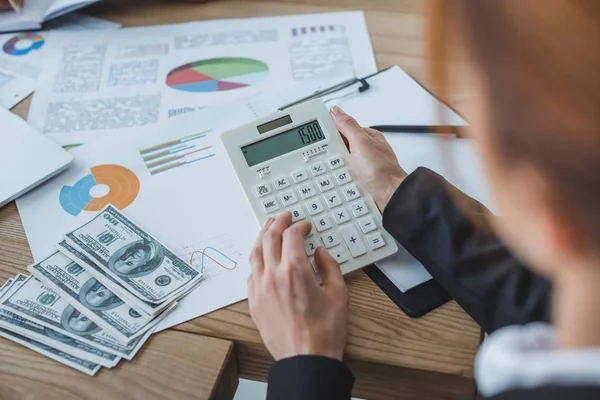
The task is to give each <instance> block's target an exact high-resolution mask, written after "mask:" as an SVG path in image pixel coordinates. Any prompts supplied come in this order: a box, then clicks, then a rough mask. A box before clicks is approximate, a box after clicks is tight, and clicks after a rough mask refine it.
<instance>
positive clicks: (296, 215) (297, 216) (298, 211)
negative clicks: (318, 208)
mask: <svg viewBox="0 0 600 400" xmlns="http://www.w3.org/2000/svg"><path fill="white" fill-rule="evenodd" d="M288 211H289V212H291V213H292V223H295V222H298V221H302V220H303V219H305V218H306V214H304V211H303V210H302V207H301V206H296V207H294V208H290V209H289V210H288Z"/></svg>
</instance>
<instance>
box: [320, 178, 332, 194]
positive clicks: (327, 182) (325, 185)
mask: <svg viewBox="0 0 600 400" xmlns="http://www.w3.org/2000/svg"><path fill="white" fill-rule="evenodd" d="M317 186H319V190H320V191H321V192H326V191H328V190H331V189H333V187H334V186H333V181H332V180H331V177H330V176H329V175H327V176H325V177H323V178H321V179H319V180H317Z"/></svg>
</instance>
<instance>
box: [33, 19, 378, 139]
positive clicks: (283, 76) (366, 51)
mask: <svg viewBox="0 0 600 400" xmlns="http://www.w3.org/2000/svg"><path fill="white" fill-rule="evenodd" d="M59 35H60V36H57V40H56V41H55V43H54V44H53V45H50V44H49V46H48V47H49V48H50V50H51V51H52V53H53V54H56V55H57V56H56V57H53V58H52V59H51V60H49V61H48V63H47V66H46V68H45V70H44V78H43V83H42V85H41V87H40V88H39V89H38V90H37V91H36V93H35V96H34V99H33V102H32V105H31V110H30V114H29V119H28V120H29V122H30V123H31V124H32V125H33V126H34V127H36V128H37V129H39V130H40V131H41V132H43V133H45V134H48V135H50V136H51V137H52V138H53V139H54V140H55V141H57V142H58V143H60V144H62V145H70V144H77V143H86V142H88V141H90V140H94V139H97V138H103V139H105V138H107V137H111V136H112V137H123V135H124V134H129V133H142V134H147V133H148V132H149V131H152V132H159V131H161V130H164V129H165V128H166V127H167V126H168V125H167V122H168V121H169V120H170V119H174V118H179V117H181V116H182V115H184V114H189V113H192V112H196V111H198V110H200V109H203V108H206V107H213V106H216V105H222V104H229V103H231V102H235V101H238V100H241V99H249V98H253V97H255V96H257V95H262V94H265V93H271V92H274V91H277V90H281V89H282V88H285V87H288V86H290V87H293V85H300V86H302V87H303V88H305V89H307V90H308V89H310V88H317V87H320V86H322V85H324V84H331V83H332V82H333V83H335V82H338V81H340V80H343V79H348V78H350V77H354V76H363V75H367V74H370V73H373V72H375V71H376V65H375V58H374V56H373V49H372V47H371V43H370V40H369V35H368V31H367V27H366V23H365V20H364V16H363V14H362V13H361V12H344V13H329V14H308V15H300V16H284V17H270V18H254V19H238V20H235V19H234V20H216V21H204V22H191V23H185V24H176V25H162V26H152V27H140V28H127V29H121V30H118V31H114V32H109V33H103V34H102V35H98V34H96V33H86V34H83V33H78V34H77V35H73V34H70V33H60V34H59ZM58 39H60V40H58Z"/></svg>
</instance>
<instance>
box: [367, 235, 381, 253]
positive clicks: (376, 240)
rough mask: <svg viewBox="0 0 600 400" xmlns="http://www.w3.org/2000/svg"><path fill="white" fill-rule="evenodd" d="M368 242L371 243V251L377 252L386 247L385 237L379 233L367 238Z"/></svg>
mask: <svg viewBox="0 0 600 400" xmlns="http://www.w3.org/2000/svg"><path fill="white" fill-rule="evenodd" d="M367 242H369V247H370V248H371V250H377V249H379V248H381V247H383V246H385V241H384V240H383V237H382V236H381V233H379V232H377V233H374V234H372V235H371V236H369V237H367Z"/></svg>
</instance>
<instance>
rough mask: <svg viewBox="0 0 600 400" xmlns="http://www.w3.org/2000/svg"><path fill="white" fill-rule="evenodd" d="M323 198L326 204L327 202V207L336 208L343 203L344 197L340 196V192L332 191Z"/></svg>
mask: <svg viewBox="0 0 600 400" xmlns="http://www.w3.org/2000/svg"><path fill="white" fill-rule="evenodd" d="M323 199H324V200H325V204H327V207H329V208H335V207H337V206H339V205H340V204H342V198H341V197H340V193H339V192H331V193H329V194H327V195H325V196H323Z"/></svg>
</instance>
